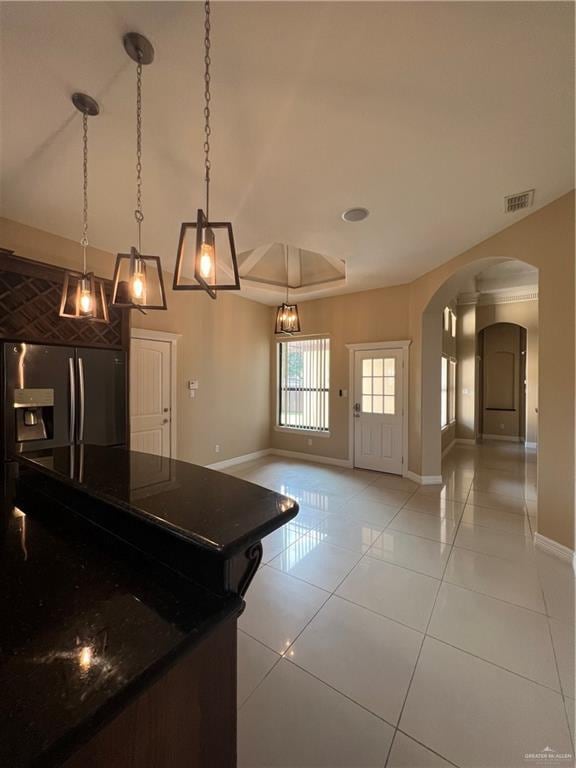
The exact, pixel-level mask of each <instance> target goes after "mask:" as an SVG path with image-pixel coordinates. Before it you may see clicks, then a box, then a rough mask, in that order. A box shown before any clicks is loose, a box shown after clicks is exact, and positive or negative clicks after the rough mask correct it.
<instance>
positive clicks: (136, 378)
mask: <svg viewBox="0 0 576 768" xmlns="http://www.w3.org/2000/svg"><path fill="white" fill-rule="evenodd" d="M171 354H172V345H171V344H170V342H168V341H156V340H154V339H140V338H132V340H131V346H130V448H131V449H132V450H133V451H142V452H143V453H154V454H156V455H158V456H168V457H170V454H171V442H172V441H171V429H172V419H171V410H172V409H171V403H170V392H171V386H170V371H171V360H170V355H171Z"/></svg>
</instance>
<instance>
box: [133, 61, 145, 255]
mask: <svg viewBox="0 0 576 768" xmlns="http://www.w3.org/2000/svg"><path fill="white" fill-rule="evenodd" d="M134 218H135V219H136V224H137V226H138V251H139V252H140V253H141V252H142V222H143V221H144V214H143V213H142V60H141V56H139V61H138V66H137V68H136V210H135V211H134Z"/></svg>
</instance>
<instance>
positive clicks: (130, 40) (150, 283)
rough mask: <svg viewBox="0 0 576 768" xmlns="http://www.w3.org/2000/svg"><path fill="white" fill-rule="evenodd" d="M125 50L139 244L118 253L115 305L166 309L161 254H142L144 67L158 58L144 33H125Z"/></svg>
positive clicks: (114, 290) (115, 274)
mask: <svg viewBox="0 0 576 768" xmlns="http://www.w3.org/2000/svg"><path fill="white" fill-rule="evenodd" d="M124 49H125V50H126V53H127V54H128V56H130V58H131V59H133V61H135V62H136V64H137V67H136V210H135V211H134V218H135V219H136V228H137V232H138V247H137V248H135V247H134V246H132V248H130V253H119V254H118V255H117V256H116V267H115V269H114V289H113V294H112V303H111V306H113V307H120V308H127V309H139V310H141V311H144V310H146V309H166V308H167V306H166V292H165V290H164V280H163V278H162V263H161V261H160V257H159V256H146V255H144V254H143V253H142V222H143V221H144V213H143V211H142V67H143V66H144V65H145V64H151V63H152V62H153V61H154V48H153V46H152V43H151V42H150V41H149V40H148V39H147V38H146V37H144V36H143V35H139V34H137V33H136V32H129V33H128V34H127V35H124Z"/></svg>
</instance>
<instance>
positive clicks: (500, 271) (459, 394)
mask: <svg viewBox="0 0 576 768" xmlns="http://www.w3.org/2000/svg"><path fill="white" fill-rule="evenodd" d="M500 324H502V325H511V326H514V327H516V328H518V331H514V332H513V335H514V337H515V338H516V340H517V343H518V355H517V358H515V359H514V360H512V362H510V359H509V358H507V359H506V365H507V366H508V369H507V370H508V374H510V368H511V365H513V366H515V367H514V381H515V382H517V387H516V389H515V390H514V391H515V393H516V400H515V401H514V404H513V405H510V398H508V400H507V402H506V403H503V405H502V406H499V405H498V404H492V405H491V406H490V409H491V412H492V414H493V415H494V414H497V413H498V411H497V410H496V409H497V408H499V407H502V408H510V411H509V412H508V413H507V415H506V418H505V419H504V420H502V419H500V420H497V415H496V416H495V417H494V418H493V420H492V421H493V423H494V424H496V425H497V429H496V431H489V432H486V430H485V428H484V422H486V414H485V410H486V409H485V408H484V406H485V403H484V393H485V390H484V388H483V384H482V377H483V375H484V374H483V370H482V368H481V366H482V354H481V345H482V344H483V343H484V340H485V337H486V336H485V334H482V332H483V331H485V329H486V328H488V327H491V326H494V325H500ZM489 333H490V334H492V333H493V332H489ZM522 352H524V354H522ZM498 359H499V360H502V361H503V360H504V357H503V356H502V357H501V358H498ZM503 366H504V363H503ZM499 370H500V369H498V366H497V367H496V369H495V371H496V372H495V375H494V376H493V377H492V383H491V386H492V385H494V384H496V385H497V384H498V382H499V381H500V379H501V378H502V377H499V376H498V373H499ZM501 372H504V367H502V369H501ZM524 372H525V374H526V375H525V376H523V373H524ZM421 376H422V412H421V419H422V432H421V434H422V462H421V466H422V470H421V473H422V476H423V481H424V482H437V481H439V478H440V477H441V475H442V460H443V456H444V457H446V456H447V455H448V453H449V452H450V450H452V448H453V446H454V445H455V444H456V443H465V444H475V443H477V442H478V441H480V440H482V436H483V435H490V436H491V438H493V439H503V440H505V439H507V438H508V437H510V438H512V437H513V438H514V440H515V441H516V442H522V443H523V444H524V445H525V446H526V447H527V448H530V449H535V448H536V444H537V440H538V437H537V409H538V270H537V269H536V268H534V267H532V266H531V265H529V264H526V263H525V262H522V261H519V260H514V259H502V258H498V257H495V258H489V259H482V260H479V261H476V262H473V263H471V264H468V265H466V266H465V267H463V268H461V269H460V270H458V271H457V272H455V273H454V274H453V275H451V276H450V278H448V279H447V280H446V281H445V282H444V284H443V285H442V286H440V288H439V289H438V290H437V291H436V292H435V294H434V295H433V296H432V297H431V299H430V300H429V302H428V304H427V306H426V309H425V311H424V312H423V314H422V361H421ZM521 376H523V378H521ZM522 381H525V385H524V386H525V390H524V391H523V390H522V386H521V383H522ZM505 386H507V384H506V382H505V383H503V384H502V387H505ZM492 391H493V390H491V393H492ZM496 392H497V387H496V390H494V393H496ZM512 412H513V414H514V415H513V416H512V415H511V414H512ZM504 413H505V411H501V414H504ZM508 422H513V424H514V429H515V431H514V430H513V429H511V428H510V426H509V424H508ZM502 423H504V424H505V426H504V428H502V427H500V425H501V424H502Z"/></svg>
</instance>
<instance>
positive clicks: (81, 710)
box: [0, 465, 243, 768]
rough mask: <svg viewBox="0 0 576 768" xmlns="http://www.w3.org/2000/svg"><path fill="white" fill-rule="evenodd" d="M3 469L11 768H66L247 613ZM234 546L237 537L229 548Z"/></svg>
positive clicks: (6, 740)
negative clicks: (186, 656)
mask: <svg viewBox="0 0 576 768" xmlns="http://www.w3.org/2000/svg"><path fill="white" fill-rule="evenodd" d="M14 475H15V465H4V467H3V468H2V466H1V465H0V479H1V485H0V490H1V491H2V494H1V496H0V583H1V584H2V589H1V590H0V691H1V692H2V695H1V696H0V766H2V767H3V768H18V767H19V766H30V765H54V764H59V762H60V761H61V760H62V759H63V758H64V757H65V756H66V755H67V754H68V753H69V752H70V751H71V750H73V748H74V747H75V745H76V744H77V743H79V742H80V741H82V740H84V739H86V738H89V737H90V735H91V733H92V732H93V731H94V730H96V729H97V728H98V727H99V726H100V725H102V724H103V723H104V722H106V721H107V720H108V719H111V718H112V717H113V716H115V714H116V713H117V712H118V711H119V710H120V709H121V708H122V707H123V706H124V705H125V703H126V702H127V701H129V700H130V699H131V698H132V697H133V696H134V695H136V694H137V693H138V692H140V691H141V690H143V689H144V688H145V687H146V686H147V685H148V684H150V683H151V682H152V680H154V679H156V678H157V677H158V676H159V675H160V674H162V672H163V671H164V670H165V669H166V668H167V666H169V665H170V664H171V663H172V661H174V660H175V659H176V658H177V657H178V656H179V655H180V654H181V653H183V652H184V651H185V649H187V648H189V647H191V646H192V645H194V644H195V643H196V642H198V641H199V640H200V639H202V638H203V637H205V636H206V634H207V633H208V632H209V631H210V630H211V629H212V628H213V627H215V626H216V625H218V624H220V623H221V622H222V621H224V620H226V619H228V618H233V617H235V616H237V615H239V613H240V612H241V610H242V607H243V601H242V599H241V598H240V597H239V596H237V595H232V594H231V595H229V596H217V595H215V594H213V593H211V592H209V591H208V590H206V589H204V588H202V587H200V586H199V585H197V584H195V583H193V582H192V581H190V580H188V579H185V578H183V577H182V576H180V575H178V574H177V573H175V572H174V571H171V570H169V569H168V568H166V567H164V566H162V565H160V564H159V563H158V562H157V561H154V560H150V559H148V558H147V557H146V556H145V555H144V554H143V553H142V552H140V551H138V550H136V549H134V548H132V547H130V546H129V545H128V544H126V543H125V542H122V541H120V540H119V539H117V538H116V537H114V536H112V535H110V534H109V533H107V532H106V531H104V530H102V529H100V528H99V527H98V526H95V525H93V524H91V523H90V522H88V521H87V520H85V519H84V518H82V517H81V516H79V515H75V514H73V513H71V511H70V510H69V509H66V508H64V507H62V506H60V505H59V504H58V503H57V502H56V501H55V500H50V499H43V498H42V497H41V496H38V498H37V499H36V500H34V497H29V498H26V500H25V501H24V503H22V502H19V503H20V504H21V506H20V507H17V506H15V505H14V493H15V482H14ZM226 541H229V539H226Z"/></svg>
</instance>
